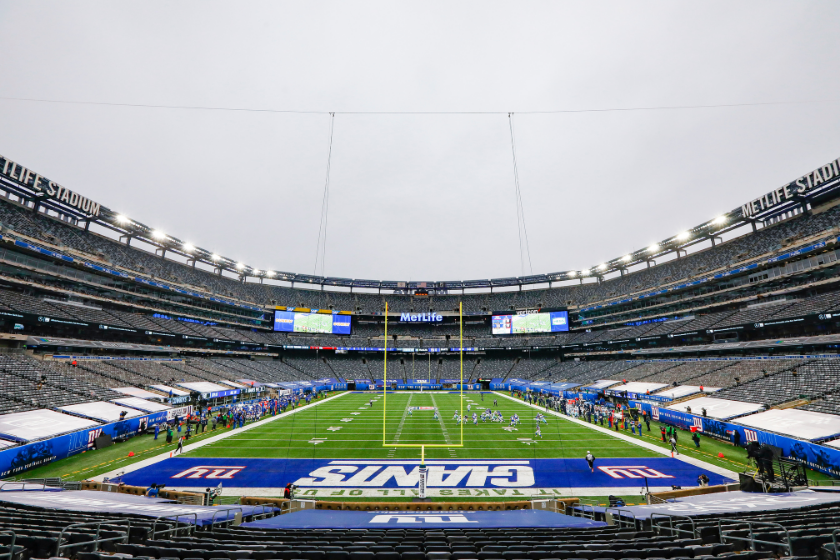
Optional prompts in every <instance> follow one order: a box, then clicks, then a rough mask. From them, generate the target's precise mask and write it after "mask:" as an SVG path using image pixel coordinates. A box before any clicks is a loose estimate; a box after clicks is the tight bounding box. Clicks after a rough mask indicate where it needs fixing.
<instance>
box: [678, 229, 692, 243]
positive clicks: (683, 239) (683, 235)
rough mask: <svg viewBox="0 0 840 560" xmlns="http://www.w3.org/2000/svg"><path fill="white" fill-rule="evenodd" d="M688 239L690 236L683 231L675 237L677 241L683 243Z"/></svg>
mask: <svg viewBox="0 0 840 560" xmlns="http://www.w3.org/2000/svg"><path fill="white" fill-rule="evenodd" d="M689 237H691V234H690V233H688V232H687V231H684V232H682V233H680V234H678V235H677V239H679V240H680V241H685V240H686V239H688V238H689Z"/></svg>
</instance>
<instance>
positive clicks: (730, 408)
mask: <svg viewBox="0 0 840 560" xmlns="http://www.w3.org/2000/svg"><path fill="white" fill-rule="evenodd" d="M686 407H691V412H692V414H700V412H701V411H702V410H703V409H704V408H705V409H706V416H708V417H709V418H714V419H715V420H728V419H729V418H735V417H737V416H743V415H745V414H752V413H753V412H758V411H759V410H762V409H763V408H764V407H763V406H761V405H760V404H755V403H746V402H740V401H729V400H726V399H714V398H712V397H698V398H696V399H691V400H690V401H685V402H681V403H679V404H672V405H671V406H668V407H666V408H668V409H669V410H679V411H680V412H686Z"/></svg>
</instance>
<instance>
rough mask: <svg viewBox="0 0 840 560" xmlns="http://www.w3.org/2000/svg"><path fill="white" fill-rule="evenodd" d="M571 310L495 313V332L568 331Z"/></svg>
mask: <svg viewBox="0 0 840 560" xmlns="http://www.w3.org/2000/svg"><path fill="white" fill-rule="evenodd" d="M568 330H569V312H568V311H551V312H548V313H529V314H527V315H493V334H528V333H552V332H566V331H568Z"/></svg>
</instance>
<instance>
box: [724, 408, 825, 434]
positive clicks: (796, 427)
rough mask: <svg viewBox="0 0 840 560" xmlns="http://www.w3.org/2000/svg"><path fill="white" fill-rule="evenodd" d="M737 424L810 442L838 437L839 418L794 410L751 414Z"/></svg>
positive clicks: (787, 409) (820, 413)
mask: <svg viewBox="0 0 840 560" xmlns="http://www.w3.org/2000/svg"><path fill="white" fill-rule="evenodd" d="M738 424H741V425H742V426H750V427H752V428H758V429H759V430H766V431H768V432H775V433H777V434H782V435H785V436H791V437H795V438H799V439H805V440H811V441H816V440H820V439H826V438H830V437H835V436H837V435H840V416H837V415H835V414H823V413H822V412H811V411H810V410H799V409H796V408H786V409H784V410H776V409H773V410H768V411H767V412H762V413H761V414H753V415H752V416H747V417H746V418H741V419H739V420H738Z"/></svg>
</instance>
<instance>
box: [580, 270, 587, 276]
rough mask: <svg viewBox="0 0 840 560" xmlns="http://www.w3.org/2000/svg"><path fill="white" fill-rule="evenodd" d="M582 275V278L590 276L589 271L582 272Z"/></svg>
mask: <svg viewBox="0 0 840 560" xmlns="http://www.w3.org/2000/svg"><path fill="white" fill-rule="evenodd" d="M580 275H581V276H589V271H588V270H581V271H580Z"/></svg>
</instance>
